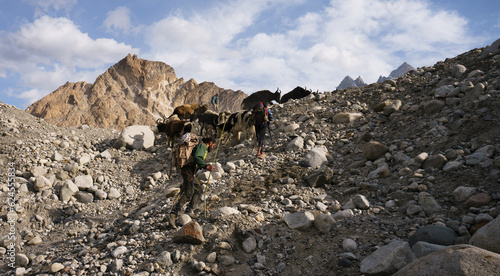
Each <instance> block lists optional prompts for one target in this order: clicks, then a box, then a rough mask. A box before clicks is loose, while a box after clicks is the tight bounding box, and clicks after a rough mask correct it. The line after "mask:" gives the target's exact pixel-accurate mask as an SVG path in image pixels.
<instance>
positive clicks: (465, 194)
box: [452, 186, 477, 202]
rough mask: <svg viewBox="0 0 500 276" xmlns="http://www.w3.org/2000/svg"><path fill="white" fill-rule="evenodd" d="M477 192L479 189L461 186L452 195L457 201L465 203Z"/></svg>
mask: <svg viewBox="0 0 500 276" xmlns="http://www.w3.org/2000/svg"><path fill="white" fill-rule="evenodd" d="M476 190H477V189H476V188H473V187H464V186H459V187H457V188H456V189H455V190H454V191H453V192H452V195H453V198H455V200H456V201H459V202H463V201H466V200H467V199H468V198H469V197H471V196H472V195H473V194H475V193H476Z"/></svg>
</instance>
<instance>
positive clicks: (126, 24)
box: [103, 6, 132, 34]
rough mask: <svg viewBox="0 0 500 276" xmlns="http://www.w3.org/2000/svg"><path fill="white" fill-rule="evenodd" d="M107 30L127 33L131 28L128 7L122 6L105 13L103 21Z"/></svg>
mask: <svg viewBox="0 0 500 276" xmlns="http://www.w3.org/2000/svg"><path fill="white" fill-rule="evenodd" d="M103 26H104V28H105V29H106V31H107V32H113V31H119V32H122V33H124V34H128V33H129V32H130V31H131V30H132V23H131V22H130V9H129V8H127V7H124V6H121V7H117V8H116V9H114V10H112V11H110V12H108V13H107V17H106V19H105V20H104V23H103Z"/></svg>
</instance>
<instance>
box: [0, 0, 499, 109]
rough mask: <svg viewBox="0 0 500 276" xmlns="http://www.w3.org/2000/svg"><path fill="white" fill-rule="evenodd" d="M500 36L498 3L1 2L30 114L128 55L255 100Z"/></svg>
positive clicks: (6, 40) (1, 56) (22, 100)
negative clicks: (48, 99) (262, 93)
mask: <svg viewBox="0 0 500 276" xmlns="http://www.w3.org/2000/svg"><path fill="white" fill-rule="evenodd" d="M499 38H500V1H498V0H476V1H470V0H439V1H438V0H436V1H430V0H349V1H348V0H330V1H327V0H309V1H308V0H272V1H271V0H233V1H230V0H214V1H206V0H140V1H139V0H128V1H123V0H101V1H94V0H0V101H1V102H4V103H7V104H10V105H14V106H16V107H18V108H20V109H26V108H27V107H28V106H29V105H30V104H32V103H34V102H35V101H37V100H39V99H41V98H43V97H44V96H46V95H47V94H49V93H51V92H53V91H55V90H56V89H57V88H59V87H60V86H62V85H64V84H65V83H66V82H78V81H86V82H88V83H94V81H95V79H96V78H97V77H98V76H99V75H101V74H103V73H104V72H105V71H106V70H107V69H108V68H109V67H111V66H113V65H114V64H116V63H117V62H119V61H120V60H121V59H123V58H125V57H126V56H127V54H129V53H130V54H132V55H133V54H136V55H137V56H138V57H139V58H142V59H146V60H150V61H161V62H164V63H166V64H168V65H170V66H171V67H172V68H174V70H175V73H176V76H177V78H184V80H186V81H187V80H189V79H191V78H192V79H194V80H195V81H197V82H198V83H202V82H205V81H208V82H214V83H215V85H217V86H218V87H221V88H224V89H232V90H242V91H243V92H245V93H247V94H251V93H253V92H255V91H259V90H264V89H268V90H271V91H274V90H276V88H277V87H279V88H280V89H281V91H282V93H283V94H284V93H286V92H288V91H291V90H292V89H293V88H295V87H296V86H301V87H306V88H307V89H312V90H313V91H320V92H323V91H332V90H335V89H336V87H337V86H338V85H339V83H340V81H341V80H342V79H343V78H344V77H345V76H347V75H349V76H351V77H353V78H356V77H358V76H361V77H362V78H363V80H364V81H365V82H366V83H373V82H376V81H377V79H378V77H379V76H380V75H383V76H388V75H389V74H390V72H391V71H392V70H394V69H396V68H397V67H398V66H399V65H401V64H402V63H403V62H407V63H409V64H410V65H412V66H413V67H415V68H418V67H422V66H432V65H434V64H435V63H436V62H438V61H442V60H445V59H446V58H453V57H455V56H457V55H459V54H462V53H464V52H467V51H469V50H472V49H475V48H482V47H485V46H487V45H489V44H491V43H493V42H494V41H495V40H497V39H499Z"/></svg>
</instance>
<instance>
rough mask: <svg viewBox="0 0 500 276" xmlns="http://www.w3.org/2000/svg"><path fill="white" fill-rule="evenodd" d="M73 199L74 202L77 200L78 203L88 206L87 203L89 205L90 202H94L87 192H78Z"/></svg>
mask: <svg viewBox="0 0 500 276" xmlns="http://www.w3.org/2000/svg"><path fill="white" fill-rule="evenodd" d="M74 197H75V198H76V200H78V202H81V203H85V204H88V203H91V202H92V201H94V196H93V195H92V194H91V193H88V192H81V191H79V192H77V193H76V194H75V195H74Z"/></svg>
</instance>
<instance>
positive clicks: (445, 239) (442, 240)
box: [409, 225, 458, 246]
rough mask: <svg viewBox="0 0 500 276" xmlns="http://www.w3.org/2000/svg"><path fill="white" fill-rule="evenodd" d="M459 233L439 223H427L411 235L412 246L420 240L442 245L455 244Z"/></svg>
mask: <svg viewBox="0 0 500 276" xmlns="http://www.w3.org/2000/svg"><path fill="white" fill-rule="evenodd" d="M457 237H458V235H457V233H455V231H453V230H452V229H450V228H448V227H444V226H439V225H426V226H424V227H422V228H420V229H418V230H417V232H415V234H413V235H412V236H411V237H410V240H409V243H410V246H413V245H414V244H415V243H417V242H419V241H424V242H428V243H433V244H440V245H453V244H455V240H456V239H457Z"/></svg>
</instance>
